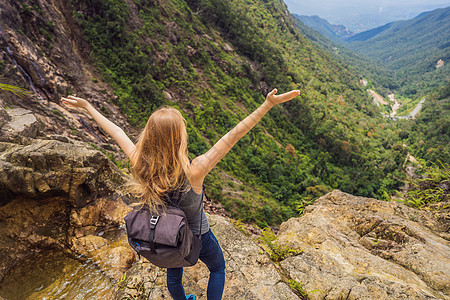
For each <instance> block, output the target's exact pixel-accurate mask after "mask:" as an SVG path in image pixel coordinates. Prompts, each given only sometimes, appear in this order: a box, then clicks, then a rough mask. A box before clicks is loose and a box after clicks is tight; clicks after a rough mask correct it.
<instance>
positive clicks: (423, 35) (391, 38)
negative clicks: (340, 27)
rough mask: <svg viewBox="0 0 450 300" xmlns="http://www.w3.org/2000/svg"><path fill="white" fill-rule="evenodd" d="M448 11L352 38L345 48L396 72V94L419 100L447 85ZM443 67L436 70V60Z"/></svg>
mask: <svg viewBox="0 0 450 300" xmlns="http://www.w3.org/2000/svg"><path fill="white" fill-rule="evenodd" d="M449 36H450V7H447V8H442V9H436V10H434V11H431V12H427V13H423V14H421V15H419V16H417V17H416V18H414V19H411V20H407V21H398V22H393V23H390V24H387V25H385V26H382V27H378V28H375V29H373V30H370V31H366V32H363V33H360V34H358V35H355V36H353V37H352V38H350V39H349V40H350V41H351V42H350V43H347V44H346V46H347V47H349V48H350V49H352V50H354V51H356V52H358V53H360V54H363V55H366V56H368V57H371V58H373V59H375V60H376V61H377V63H380V64H382V65H384V66H386V67H387V68H389V69H391V70H394V71H395V72H396V76H397V80H398V84H399V86H398V88H397V91H396V93H399V94H402V95H403V96H405V97H416V98H419V97H422V96H424V95H426V94H427V93H429V92H431V91H433V90H434V89H436V88H438V87H440V86H441V85H442V84H443V83H445V82H448V80H449V79H448V78H449V75H450V66H449V64H448V63H447V62H448V61H449V60H450V52H449V49H450V48H449V47H450V43H449V42H448V37H449ZM440 59H442V60H443V61H444V62H445V65H444V66H442V67H440V68H439V69H437V68H436V64H437V62H438V60H440Z"/></svg>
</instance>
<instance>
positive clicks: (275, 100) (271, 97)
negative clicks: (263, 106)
mask: <svg viewBox="0 0 450 300" xmlns="http://www.w3.org/2000/svg"><path fill="white" fill-rule="evenodd" d="M276 93H277V89H273V90H272V91H271V92H270V93H269V94H267V97H266V102H268V103H270V104H271V105H276V104H279V103H283V102H287V101H290V100H292V99H293V98H295V97H297V96H298V95H300V91H299V90H292V91H290V92H287V93H284V94H281V95H276Z"/></svg>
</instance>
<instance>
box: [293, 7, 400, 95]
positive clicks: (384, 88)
mask: <svg viewBox="0 0 450 300" xmlns="http://www.w3.org/2000/svg"><path fill="white" fill-rule="evenodd" d="M294 17H295V21H296V24H297V27H298V29H299V30H300V31H301V32H302V34H303V35H304V36H306V37H307V38H308V39H309V40H311V41H312V42H313V43H314V44H316V45H317V46H319V47H320V48H322V49H323V50H325V51H327V52H328V53H330V54H331V55H332V56H333V57H334V58H336V59H337V60H338V61H340V62H342V63H344V64H345V65H347V66H349V67H350V68H351V69H353V70H354V71H355V73H356V74H359V76H361V77H362V78H364V79H366V80H367V81H368V82H370V83H371V84H370V85H371V86H372V85H373V86H374V87H375V89H376V90H377V91H378V92H379V93H381V94H383V95H387V94H388V93H389V92H391V91H392V90H395V89H397V88H398V87H399V85H398V82H397V80H396V76H395V72H394V71H392V70H388V69H387V68H386V67H385V66H383V65H382V64H379V63H378V62H376V61H375V60H374V59H371V58H369V57H367V56H364V55H362V54H359V53H356V52H355V51H352V50H350V49H348V48H346V43H345V42H344V41H343V40H342V39H340V38H338V37H336V35H334V38H331V37H330V36H325V34H324V33H321V32H319V31H318V30H316V29H313V28H312V27H310V26H309V25H306V24H305V23H304V22H303V21H302V20H301V19H300V17H302V16H299V15H294ZM322 20H323V19H322ZM324 21H325V20H324Z"/></svg>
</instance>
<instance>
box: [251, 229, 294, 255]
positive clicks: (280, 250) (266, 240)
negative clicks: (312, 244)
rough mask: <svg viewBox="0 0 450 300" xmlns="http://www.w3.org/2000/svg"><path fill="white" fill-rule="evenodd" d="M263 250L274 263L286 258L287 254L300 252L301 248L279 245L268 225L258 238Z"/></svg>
mask: <svg viewBox="0 0 450 300" xmlns="http://www.w3.org/2000/svg"><path fill="white" fill-rule="evenodd" d="M258 241H260V242H261V245H262V247H263V248H264V250H265V251H266V252H267V253H268V254H269V256H270V259H271V260H272V261H274V262H276V263H278V262H280V261H282V260H284V259H286V258H287V257H288V256H292V255H297V254H300V253H302V251H301V250H297V249H292V248H289V247H288V246H286V245H281V244H280V243H279V242H278V241H277V238H276V236H275V234H274V233H273V231H272V229H270V227H266V228H264V229H263V231H262V233H261V236H260V237H259V238H258Z"/></svg>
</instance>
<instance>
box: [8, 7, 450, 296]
mask: <svg viewBox="0 0 450 300" xmlns="http://www.w3.org/2000/svg"><path fill="white" fill-rule="evenodd" d="M447 13H448V9H447V10H446V9H443V10H440V11H437V12H430V13H428V14H424V15H422V16H420V17H417V18H416V19H414V20H415V21H408V22H406V21H405V22H401V23H395V24H391V25H389V26H386V27H383V28H378V29H377V30H375V31H372V32H371V33H370V34H373V36H372V38H373V40H372V38H367V37H368V35H367V32H366V33H365V34H364V33H362V34H360V35H358V34H357V35H353V34H352V33H350V32H348V31H347V30H345V29H344V28H343V27H339V28H337V27H336V28H335V29H336V30H339V31H340V34H341V36H347V37H348V36H352V37H351V38H355V39H357V41H356V40H355V41H354V43H355V44H353V46H354V47H355V48H354V49H353V48H352V47H353V46H351V47H350V46H349V47H348V48H346V47H347V46H348V45H349V44H350V42H344V41H343V40H342V39H340V38H339V37H335V38H336V40H335V41H330V40H329V39H326V38H324V37H323V36H322V35H321V34H319V33H318V32H317V31H315V30H313V29H311V28H309V27H307V26H305V25H304V24H303V23H302V22H301V21H299V20H298V19H297V18H295V16H293V15H291V13H290V12H289V11H288V9H287V6H286V4H285V3H284V2H283V1H281V0H275V1H264V0H231V1H225V0H193V1H184V0H168V1H156V0H133V1H128V0H103V1H99V0H94V1H93V0H71V1H60V0H49V1H47V0H24V1H19V2H18V1H13V0H6V1H0V35H1V38H0V48H1V52H0V83H1V84H4V85H1V86H0V169H1V172H0V174H1V175H0V223H2V224H4V225H5V224H6V225H5V226H2V227H1V229H0V235H1V240H2V241H4V243H1V245H0V257H1V259H0V298H5V299H8V300H14V299H15V298H17V299H20V300H21V299H27V298H28V299H41V298H45V297H56V298H74V299H76V298H77V297H80V299H81V298H86V297H88V296H87V295H95V296H94V297H97V298H105V299H124V298H125V299H126V298H127V297H128V298H133V299H139V297H141V298H142V299H144V298H145V299H161V298H164V299H165V298H168V297H170V296H169V293H168V291H167V288H166V286H165V285H164V284H165V275H166V273H165V270H164V269H160V268H156V267H154V266H152V265H151V264H148V263H147V262H145V261H143V260H140V259H139V258H137V257H136V255H135V254H134V252H133V251H132V250H131V248H130V247H128V245H127V243H126V238H125V228H124V225H123V215H124V214H126V212H127V211H129V209H130V204H131V203H133V202H135V201H137V199H134V198H133V197H132V196H131V195H126V194H123V193H122V192H123V191H121V187H122V185H123V184H124V183H125V182H126V181H127V180H128V179H129V177H130V172H131V168H130V162H129V160H128V159H126V155H125V154H124V153H123V151H122V150H121V149H120V148H119V146H118V145H117V143H116V142H115V141H114V140H113V139H112V138H111V137H110V136H109V135H108V134H107V133H106V132H105V131H104V130H103V129H102V128H101V127H100V126H99V125H98V124H97V123H96V122H95V121H94V120H93V119H92V118H91V117H90V116H89V114H87V113H86V112H85V111H84V110H83V109H68V108H67V107H64V106H62V105H61V102H60V98H61V97H65V96H68V95H75V96H78V97H84V98H85V99H88V100H89V101H90V102H91V103H92V105H93V106H94V107H95V108H96V109H97V110H98V111H99V112H101V113H102V114H103V115H105V116H106V117H107V118H108V119H110V120H111V121H113V122H114V123H115V124H116V125H117V126H119V127H120V128H123V129H124V131H125V132H126V133H127V134H128V136H129V137H130V139H131V140H132V141H136V140H137V138H138V137H139V133H140V132H141V131H142V129H143V128H144V126H145V124H146V122H147V120H148V117H149V115H150V114H151V113H152V112H153V111H155V110H156V109H157V108H158V107H161V106H170V107H173V108H176V109H177V110H179V111H180V113H181V114H182V116H183V117H184V118H185V120H186V129H187V133H188V136H189V145H188V151H189V157H190V158H191V159H193V158H195V157H196V156H198V155H201V154H203V153H205V152H206V151H208V149H210V147H211V146H212V145H214V144H215V143H216V142H217V141H218V140H219V139H220V138H221V137H222V136H223V135H224V134H226V133H227V132H228V131H229V130H231V129H232V128H233V127H234V126H235V125H236V124H238V122H239V121H240V120H242V119H243V118H245V117H246V116H247V115H248V114H249V113H251V112H252V111H254V110H255V109H256V108H257V107H259V106H260V104H261V103H263V102H264V99H265V97H266V95H267V93H268V92H269V91H270V90H272V89H273V88H277V89H278V91H279V92H280V93H281V92H285V91H289V90H292V89H299V90H300V95H299V96H298V97H297V98H296V99H294V100H293V101H291V102H288V103H284V104H281V105H278V106H276V107H274V108H273V109H272V111H270V112H269V113H268V114H267V115H266V116H265V117H264V118H263V119H262V120H261V122H260V123H259V124H258V125H257V126H255V127H254V128H253V129H252V130H251V131H250V133H249V134H248V135H246V136H244V137H243V138H242V140H241V141H239V142H238V143H237V144H236V145H235V146H234V148H233V149H232V150H231V151H230V152H229V153H228V154H227V155H226V156H225V157H224V159H223V160H222V161H221V162H220V163H219V164H218V165H217V166H216V167H215V168H214V169H213V171H212V172H211V173H210V174H209V175H208V177H207V178H206V180H205V183H206V190H207V193H208V195H209V197H210V198H211V200H210V201H208V202H207V203H205V204H204V207H205V210H206V211H207V212H208V214H209V215H208V218H209V219H210V225H211V228H212V229H213V230H214V232H217V233H218V234H217V236H218V237H219V240H220V242H221V243H222V245H223V248H224V250H226V251H224V253H225V255H226V261H227V276H228V277H227V293H228V294H227V295H226V297H225V299H236V298H237V299H247V298H258V297H261V295H262V294H263V295H267V297H269V296H270V297H269V298H273V299H289V300H290V299H296V298H299V299H308V298H314V297H316V298H315V299H324V298H327V299H328V298H330V299H339V297H341V296H342V298H345V297H347V296H349V295H351V296H352V297H353V298H354V299H361V298H367V299H371V298H373V299H391V298H396V297H403V296H404V295H407V297H411V298H414V297H416V298H426V297H428V298H433V297H436V298H439V297H448V295H449V294H450V291H449V290H448V284H447V283H448V278H447V277H448V276H447V273H448V272H447V265H448V264H446V262H447V261H448V253H449V252H448V251H449V250H448V228H449V227H448V226H449V225H448V209H449V208H448V191H449V190H450V187H449V186H448V174H449V172H448V170H449V168H448V165H449V163H450V151H449V150H450V149H449V147H450V146H449V145H450V134H449V128H450V114H449V110H450V84H449V70H450V68H449V66H450V64H449V63H448V62H449V61H450V57H449V54H448V49H449V48H448V37H449V32H448V24H449V23H450V22H448V16H447ZM419 21H420V22H419ZM420 23H422V24H425V25H426V26H425V25H424V26H425V29H424V30H419V29H420ZM405 24H406V25H407V26H406V27H404V25H405ZM436 24H437V25H436ZM328 25H329V24H328ZM438 26H440V31H437V30H436V28H437V27H438ZM390 28H391V29H390ZM392 28H394V29H395V31H394V30H392ZM414 31H415V32H418V33H421V34H420V35H418V36H417V38H416V36H414V35H413V33H414ZM396 32H397V33H398V34H399V35H398V36H396V35H395V33H396ZM428 33H430V34H433V35H434V36H430V35H429V34H428ZM408 35H409V36H408ZM405 36H408V37H410V39H406V38H405ZM362 37H366V38H367V39H366V40H364V38H362ZM338 39H339V40H338ZM396 39H397V40H399V41H402V42H403V41H404V42H405V43H407V42H408V43H412V44H414V45H415V46H416V47H415V48H414V49H413V50H411V51H409V50H406V49H408V48H407V47H406V46H407V45H406V44H398V43H394V42H392V40H396ZM424 40H426V41H425V42H424ZM444 41H445V43H444ZM351 43H353V42H351ZM366 43H370V47H367V49H368V51H366V52H364V51H361V49H364V47H365V46H364V45H366ZM346 45H347V46H346ZM349 48H351V49H353V50H351V49H349ZM369 48H370V49H369ZM381 48H384V52H383V51H381V50H380V49H381ZM369 50H370V51H369ZM388 54H389V56H386V55H388ZM389 57H391V58H389ZM388 58H389V59H388ZM3 87H13V88H12V89H6V88H5V89H3ZM14 91H17V92H16V93H15V92H14ZM394 120H395V121H394ZM412 157H413V158H414V159H412ZM412 180H417V182H419V183H416V182H414V183H413V182H412ZM421 185H424V188H423V189H422V190H421V189H418V190H412V191H410V194H407V193H408V191H406V190H407V189H406V188H404V187H405V186H408V187H422V186H421ZM424 190H425V191H426V192H423V191H424ZM394 199H396V200H398V201H400V202H403V203H397V202H396V201H392V200H394ZM405 204H408V205H409V206H412V207H408V206H406V205H405ZM423 208H425V209H423ZM374 220H375V221H374ZM374 222H375V223H376V224H375V223H374ZM399 224H400V225H399ZM369 227H370V228H369ZM331 229H332V230H331ZM272 230H273V231H272ZM422 230H423V231H422ZM416 231H417V232H419V233H417V232H416ZM277 233H279V234H278V235H277ZM422 236H424V237H422ZM293 237H295V238H293ZM417 247H419V248H420V247H422V248H420V249H424V250H420V249H419V248H417ZM343 249H344V250H345V249H347V250H349V251H343ZM411 249H413V250H414V249H419V250H420V251H419V250H418V251H416V250H414V251H416V252H414V253H412V252H411V251H413V250H411ZM54 258H55V259H56V260H57V261H56V262H55V261H54ZM429 261H432V262H436V264H428V263H424V262H429ZM31 262H35V263H36V264H37V265H36V268H35V269H32V270H31V269H29V264H30V263H31ZM380 266H382V267H380ZM311 270H315V271H314V272H315V273H314V274H313V272H311ZM355 270H356V271H357V272H356V271H355ZM435 270H438V271H435ZM375 271H376V272H375ZM377 272H378V273H377ZM446 272H447V273H446ZM375 273H376V274H375ZM143 274H144V277H143ZM149 274H150V275H151V276H150V277H149ZM207 274H208V270H207V269H206V267H205V266H204V265H202V264H198V265H196V266H195V267H193V268H189V269H187V271H186V282H187V287H188V288H189V289H190V290H192V291H193V292H195V293H196V294H197V295H199V299H205V298H206V294H205V292H204V290H205V288H206V285H207V280H208V279H207ZM443 274H444V275H445V276H444V275H443ZM446 276H447V277H446ZM24 282H25V283H24ZM341 283H343V284H341ZM21 285H24V288H21ZM393 287H394V288H393ZM375 290H376V291H375ZM374 291H375V292H374ZM350 298H351V297H350Z"/></svg>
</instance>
